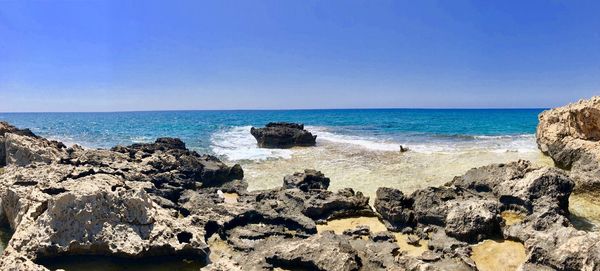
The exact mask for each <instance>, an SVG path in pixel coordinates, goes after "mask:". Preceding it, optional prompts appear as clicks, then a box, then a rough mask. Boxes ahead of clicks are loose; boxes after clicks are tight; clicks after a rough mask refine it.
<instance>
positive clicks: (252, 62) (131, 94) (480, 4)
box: [0, 0, 600, 112]
mask: <svg viewBox="0 0 600 271" xmlns="http://www.w3.org/2000/svg"><path fill="white" fill-rule="evenodd" d="M599 14H600V1H566V0H565V1H552V0H542V1H522V0H519V1H483V0H482V1H458V0H457V1H366V0H365V1H348V0H342V1H306V0H298V1H285V0H284V1H282V0H273V1H223V0H219V1H156V2H154V1H139V2H137V1H134V2H130V1H98V2H95V1H69V2H57V1H14V2H11V1H8V2H7V1H0V112H1V111H4V112H6V111H122V110H153V109H154V110H156V109H242V108H243V109H255V108H256V109H269V108H363V107H444V108H446V107H453V108H454V107H477V108H485V107H551V106H557V105H561V104H564V103H566V102H571V101H576V100H578V99H579V98H587V97H590V96H592V95H598V94H600V15H599Z"/></svg>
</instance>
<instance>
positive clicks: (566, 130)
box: [536, 96, 600, 191]
mask: <svg viewBox="0 0 600 271" xmlns="http://www.w3.org/2000/svg"><path fill="white" fill-rule="evenodd" d="M539 121H540V122H539V125H538V127H537V132H536V138H537V143H538V146H539V148H540V150H542V152H544V153H546V154H548V155H549V156H550V157H552V159H553V160H554V162H555V163H556V165H557V166H559V167H561V168H564V169H569V170H571V172H572V176H573V178H574V179H575V181H576V182H577V183H578V184H577V189H578V190H581V191H585V190H588V189H600V96H596V97H593V98H591V99H589V100H581V101H579V102H577V103H573V104H569V105H567V106H564V107H559V108H555V109H551V110H547V111H544V112H542V113H541V114H540V116H539Z"/></svg>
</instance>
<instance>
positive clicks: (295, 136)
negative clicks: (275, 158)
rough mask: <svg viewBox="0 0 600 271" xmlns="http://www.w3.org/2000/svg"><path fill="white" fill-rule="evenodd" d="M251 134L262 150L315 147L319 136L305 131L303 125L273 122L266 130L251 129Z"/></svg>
mask: <svg viewBox="0 0 600 271" xmlns="http://www.w3.org/2000/svg"><path fill="white" fill-rule="evenodd" d="M250 133H251V134H252V136H254V138H256V141H257V143H258V146H259V147H261V148H291V147H294V146H314V145H315V144H316V139H317V136H316V135H313V134H311V133H310V132H309V131H306V130H304V125H303V124H296V123H287V122H271V123H268V124H267V125H266V126H265V127H264V128H254V127H252V128H251V129H250Z"/></svg>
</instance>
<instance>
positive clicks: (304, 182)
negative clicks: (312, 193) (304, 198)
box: [283, 169, 330, 192]
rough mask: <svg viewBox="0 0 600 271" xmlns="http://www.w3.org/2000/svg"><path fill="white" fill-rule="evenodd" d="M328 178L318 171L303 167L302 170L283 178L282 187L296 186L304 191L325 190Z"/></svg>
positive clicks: (327, 185)
mask: <svg viewBox="0 0 600 271" xmlns="http://www.w3.org/2000/svg"><path fill="white" fill-rule="evenodd" d="M329 182H330V180H329V178H327V177H325V175H324V174H323V173H321V172H320V171H316V170H314V169H305V170H304V172H303V173H302V172H296V173H294V174H293V175H288V176H285V177H284V178H283V187H284V188H286V189H290V188H298V189H300V190H302V191H304V192H308V191H309V190H327V188H328V187H329Z"/></svg>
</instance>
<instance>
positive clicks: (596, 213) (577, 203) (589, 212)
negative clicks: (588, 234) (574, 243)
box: [569, 192, 600, 231]
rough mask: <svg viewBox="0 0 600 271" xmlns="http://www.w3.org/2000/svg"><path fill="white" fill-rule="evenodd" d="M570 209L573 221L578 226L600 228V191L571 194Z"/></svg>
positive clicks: (592, 229)
mask: <svg viewBox="0 0 600 271" xmlns="http://www.w3.org/2000/svg"><path fill="white" fill-rule="evenodd" d="M569 211H570V213H571V217H570V219H571V222H572V223H573V225H574V226H575V227H576V228H578V229H580V230H586V231H598V230H600V192H596V193H585V194H573V195H571V197H570V198H569Z"/></svg>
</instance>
